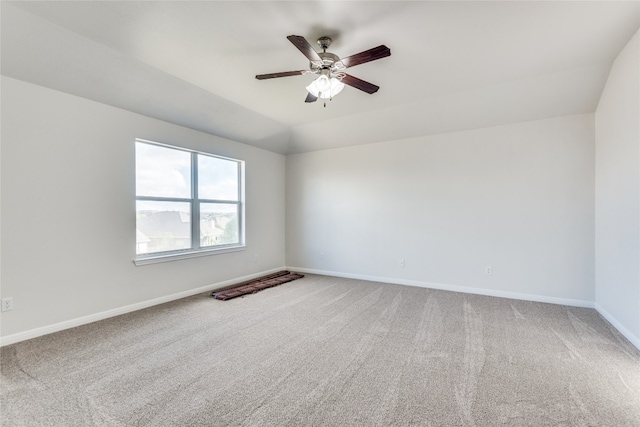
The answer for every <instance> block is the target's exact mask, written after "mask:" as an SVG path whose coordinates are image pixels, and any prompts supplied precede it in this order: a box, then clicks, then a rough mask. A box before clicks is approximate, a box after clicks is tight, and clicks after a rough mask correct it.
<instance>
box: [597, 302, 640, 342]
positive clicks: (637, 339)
mask: <svg viewBox="0 0 640 427" xmlns="http://www.w3.org/2000/svg"><path fill="white" fill-rule="evenodd" d="M594 308H595V309H596V311H597V312H598V313H600V315H601V316H602V317H604V318H605V319H607V321H608V322H609V323H611V325H612V326H613V327H614V328H616V329H617V330H618V332H620V333H621V334H622V335H624V337H625V338H626V339H628V340H629V342H631V344H633V345H634V346H635V347H636V348H637V349H638V350H640V337H637V336H635V335H634V334H633V333H631V331H630V330H628V329H627V328H625V327H624V326H623V325H622V324H621V323H620V322H618V321H617V320H616V318H615V317H613V316H612V315H611V313H609V312H608V311H607V310H605V309H604V308H602V306H601V305H600V304H598V303H595V306H594Z"/></svg>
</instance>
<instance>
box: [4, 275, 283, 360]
mask: <svg viewBox="0 0 640 427" xmlns="http://www.w3.org/2000/svg"><path fill="white" fill-rule="evenodd" d="M281 270H284V267H280V268H275V269H271V270H266V271H261V272H260V273H254V274H249V275H247V276H243V277H238V278H234V279H232V280H225V281H224V282H218V283H213V284H211V285H207V286H202V287H199V288H195V289H189V290H188V291H183V292H178V293H175V294H171V295H165V296H162V297H159V298H154V299H151V300H147V301H142V302H138V303H135V304H130V305H125V306H124V307H118V308H114V309H111V310H107V311H102V312H100V313H95V314H90V315H88V316H83V317H78V318H75V319H70V320H65V321H64V322H59V323H54V324H53V325H47V326H42V327H40V328H35V329H30V330H28V331H24V332H18V333H16V334H12V335H7V336H4V337H0V347H3V346H5V345H10V344H15V343H17V342H20V341H25V340H29V339H32V338H37V337H40V336H42V335H47V334H52V333H54V332H59V331H63V330H65V329H70V328H75V327H76V326H82V325H86V324H88V323H93V322H97V321H98V320H104V319H108V318H110V317H115V316H119V315H121V314H126V313H131V312H132V311H136V310H142V309H143V308H149V307H153V306H154V305H159V304H164V303H166V302H170V301H175V300H177V299H180V298H186V297H190V296H192V295H197V294H200V293H203V292H208V291H212V290H214V289H219V288H223V287H225V286H229V285H233V284H234V283H239V282H244V281H246V280H251V279H255V278H256V277H260V276H265V275H267V274H272V273H276V272H278V271H281Z"/></svg>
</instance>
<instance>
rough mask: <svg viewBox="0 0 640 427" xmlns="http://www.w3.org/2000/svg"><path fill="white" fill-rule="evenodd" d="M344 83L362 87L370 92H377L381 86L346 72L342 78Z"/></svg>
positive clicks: (362, 89) (357, 87)
mask: <svg viewBox="0 0 640 427" xmlns="http://www.w3.org/2000/svg"><path fill="white" fill-rule="evenodd" d="M342 83H344V84H346V85H349V86H351V87H355V88H356V89H360V90H361V91H363V92H367V93H368V94H372V93H376V92H377V91H378V89H380V87H379V86H376V85H374V84H372V83H369V82H365V81H364V80H360V79H359V78H357V77H353V76H352V75H350V74H345V75H344V77H343V78H342Z"/></svg>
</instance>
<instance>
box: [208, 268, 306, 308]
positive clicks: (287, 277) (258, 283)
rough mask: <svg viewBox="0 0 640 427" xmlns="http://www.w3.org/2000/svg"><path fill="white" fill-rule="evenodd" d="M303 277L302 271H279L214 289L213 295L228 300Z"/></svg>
mask: <svg viewBox="0 0 640 427" xmlns="http://www.w3.org/2000/svg"><path fill="white" fill-rule="evenodd" d="M302 277H304V275H303V274H300V273H292V272H290V271H287V270H283V271H278V272H277V273H273V274H269V275H268V276H263V277H258V278H257V279H253V280H248V281H246V282H242V283H238V284H236V285H233V287H231V288H227V289H224V290H220V291H213V292H212V293H211V296H212V297H214V298H215V299H219V300H222V301H226V300H228V299H232V298H236V297H239V296H242V295H247V294H254V293H256V292H259V291H261V290H263V289H267V288H272V287H274V286H278V285H282V284H283V283H287V282H291V281H292V280H296V279H300V278H302Z"/></svg>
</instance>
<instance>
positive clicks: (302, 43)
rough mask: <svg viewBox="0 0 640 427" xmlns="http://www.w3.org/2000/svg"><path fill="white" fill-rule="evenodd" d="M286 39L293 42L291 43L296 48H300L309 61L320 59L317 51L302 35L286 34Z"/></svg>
mask: <svg viewBox="0 0 640 427" xmlns="http://www.w3.org/2000/svg"><path fill="white" fill-rule="evenodd" d="M287 39H289V41H290V42H291V43H293V45H294V46H295V47H297V48H298V50H300V52H302V54H303V55H304V56H306V57H307V58H308V59H309V61H322V58H320V55H318V52H316V50H315V49H314V48H313V46H311V44H309V42H308V41H307V39H305V38H304V37H302V36H288V37H287Z"/></svg>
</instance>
